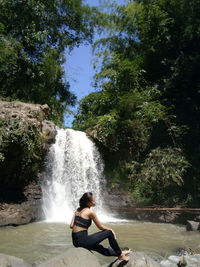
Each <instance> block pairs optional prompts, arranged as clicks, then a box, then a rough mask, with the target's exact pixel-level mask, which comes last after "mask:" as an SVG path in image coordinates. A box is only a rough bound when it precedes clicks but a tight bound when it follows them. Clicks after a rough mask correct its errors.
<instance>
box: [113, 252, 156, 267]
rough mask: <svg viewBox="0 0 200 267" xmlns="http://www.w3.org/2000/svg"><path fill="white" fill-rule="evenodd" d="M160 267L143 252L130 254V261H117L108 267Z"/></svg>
mask: <svg viewBox="0 0 200 267" xmlns="http://www.w3.org/2000/svg"><path fill="white" fill-rule="evenodd" d="M121 266H126V267H161V265H160V264H159V263H158V262H156V261H155V260H153V259H152V258H150V257H149V256H147V255H146V254H145V253H143V252H131V253H130V259H129V261H128V262H127V263H126V262H125V261H121V260H117V261H114V262H113V263H111V264H110V265H109V267H121Z"/></svg>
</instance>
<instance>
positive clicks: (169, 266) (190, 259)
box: [160, 255, 200, 267]
mask: <svg viewBox="0 0 200 267" xmlns="http://www.w3.org/2000/svg"><path fill="white" fill-rule="evenodd" d="M184 260H185V261H186V263H187V265H185V266H187V267H199V266H200V255H185V256H184ZM179 262H180V257H179V256H173V255H172V256H169V257H168V259H166V260H163V261H161V263H160V264H161V266H163V267H164V266H166V267H177V266H178V265H177V264H178V263H179ZM181 267H182V266H181Z"/></svg>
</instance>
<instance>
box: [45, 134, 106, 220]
mask: <svg viewBox="0 0 200 267" xmlns="http://www.w3.org/2000/svg"><path fill="white" fill-rule="evenodd" d="M103 167H104V166H103V162H102V159H101V157H100V154H99V152H98V150H97V148H96V147H95V145H94V143H93V142H92V141H91V140H90V139H89V138H88V137H87V136H86V134H85V133H84V132H80V131H75V130H72V129H58V130H57V135H56V142H55V144H53V145H52V146H51V148H50V151H49V153H48V156H47V161H46V171H45V177H44V181H45V183H44V184H43V186H42V191H43V210H44V213H45V216H46V219H47V220H49V221H66V222H69V220H70V219H71V215H72V213H73V211H74V209H75V208H77V206H78V200H79V198H80V196H81V195H82V194H83V193H84V192H87V191H92V192H95V195H96V197H97V202H98V210H99V211H100V213H101V209H102V199H101V197H100V192H101V188H102V186H103V184H104V178H103Z"/></svg>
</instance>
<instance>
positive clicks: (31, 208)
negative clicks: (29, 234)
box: [0, 200, 42, 226]
mask: <svg viewBox="0 0 200 267" xmlns="http://www.w3.org/2000/svg"><path fill="white" fill-rule="evenodd" d="M41 218H42V210H41V201H40V200H38V201H37V200H35V201H26V202H23V203H21V204H1V205H0V226H8V225H14V226H17V225H22V224H27V223H30V222H33V221H37V220H39V219H41Z"/></svg>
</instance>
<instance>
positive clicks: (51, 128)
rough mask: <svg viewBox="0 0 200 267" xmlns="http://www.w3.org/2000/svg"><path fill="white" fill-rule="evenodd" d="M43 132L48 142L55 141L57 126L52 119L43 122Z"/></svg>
mask: <svg viewBox="0 0 200 267" xmlns="http://www.w3.org/2000/svg"><path fill="white" fill-rule="evenodd" d="M41 126H42V134H43V136H44V137H45V143H46V144H52V143H53V142H54V141H55V136H56V132H57V131H56V127H55V124H54V123H53V122H51V121H47V120H43V121H42V123H41Z"/></svg>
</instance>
